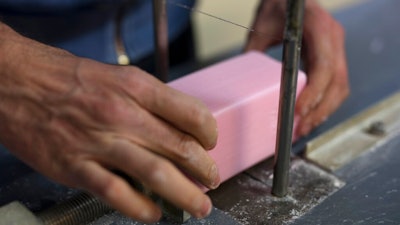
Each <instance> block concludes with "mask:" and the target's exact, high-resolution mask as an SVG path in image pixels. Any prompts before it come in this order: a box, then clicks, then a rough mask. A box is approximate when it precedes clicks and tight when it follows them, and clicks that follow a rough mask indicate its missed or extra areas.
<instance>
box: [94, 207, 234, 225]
mask: <svg viewBox="0 0 400 225" xmlns="http://www.w3.org/2000/svg"><path fill="white" fill-rule="evenodd" d="M89 225H144V224H143V223H139V222H135V221H132V220H131V219H128V218H126V217H125V216H123V215H121V214H120V213H118V212H114V213H111V214H108V215H105V216H103V217H102V218H100V219H98V220H96V221H94V222H93V223H91V224H89ZM152 225H180V224H177V223H174V222H167V221H161V222H158V223H154V224H152ZM184 225H241V224H240V223H238V222H236V221H235V220H234V219H233V218H231V217H230V216H229V215H227V214H226V213H225V212H223V211H221V210H219V209H217V208H213V210H212V211H211V214H210V215H209V216H208V217H207V218H206V219H194V218H191V219H189V220H188V221H187V222H185V223H184Z"/></svg>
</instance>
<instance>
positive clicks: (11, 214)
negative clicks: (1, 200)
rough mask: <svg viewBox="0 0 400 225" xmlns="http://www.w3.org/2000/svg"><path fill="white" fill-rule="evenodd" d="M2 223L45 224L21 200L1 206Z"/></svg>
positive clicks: (0, 216) (0, 221) (19, 224)
mask: <svg viewBox="0 0 400 225" xmlns="http://www.w3.org/2000/svg"><path fill="white" fill-rule="evenodd" d="M0 218H1V219H0V225H21V224H29V225H44V224H43V223H42V221H40V220H39V219H38V218H37V217H36V216H35V215H34V214H33V213H32V212H31V211H29V209H28V208H26V207H25V206H24V205H23V204H21V203H19V202H16V201H15V202H11V203H9V204H7V205H5V206H2V207H0Z"/></svg>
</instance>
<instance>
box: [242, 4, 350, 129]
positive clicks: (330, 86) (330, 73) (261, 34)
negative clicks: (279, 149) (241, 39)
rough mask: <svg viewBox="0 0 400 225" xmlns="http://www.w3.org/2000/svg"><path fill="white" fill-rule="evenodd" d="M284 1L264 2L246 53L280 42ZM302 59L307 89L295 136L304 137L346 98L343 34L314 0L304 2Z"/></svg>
mask: <svg viewBox="0 0 400 225" xmlns="http://www.w3.org/2000/svg"><path fill="white" fill-rule="evenodd" d="M285 12H286V1H282V0H263V1H261V3H260V6H259V8H258V11H257V16H256V19H255V21H254V23H253V29H254V30H255V32H250V33H249V37H248V41H247V44H246V46H245V51H250V50H259V51H264V50H266V49H267V48H268V47H271V46H273V45H276V44H279V43H280V42H281V41H282V36H283V30H284V26H285ZM302 56H303V62H304V65H305V72H306V73H307V75H308V81H307V85H306V87H305V88H304V90H303V91H302V93H301V94H300V96H299V98H298V99H297V103H296V113H297V114H298V115H300V116H301V120H300V122H299V125H298V127H297V130H296V133H297V134H298V135H301V136H304V135H307V134H308V133H309V132H310V131H311V130H312V129H313V128H315V127H316V126H318V125H319V124H321V123H322V122H324V121H325V120H326V119H327V118H328V116H329V115H330V114H332V113H333V112H334V111H335V110H336V109H337V108H338V107H339V106H340V105H341V103H342V102H343V101H344V100H345V99H346V97H347V96H348V95H349V83H348V77H347V63H346V56H345V49H344V30H343V28H342V26H341V25H340V24H339V23H338V22H337V21H335V20H334V19H333V18H332V16H331V15H330V14H329V13H328V12H327V11H326V10H324V9H323V8H321V6H319V5H318V4H317V2H316V1H315V0H307V1H306V5H305V14H304V29H303V46H302Z"/></svg>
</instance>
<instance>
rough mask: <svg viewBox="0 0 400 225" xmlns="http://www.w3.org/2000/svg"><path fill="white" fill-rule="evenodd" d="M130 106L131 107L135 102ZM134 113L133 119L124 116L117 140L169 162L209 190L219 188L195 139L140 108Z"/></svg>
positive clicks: (212, 164) (208, 159)
mask: <svg viewBox="0 0 400 225" xmlns="http://www.w3.org/2000/svg"><path fill="white" fill-rule="evenodd" d="M131 104H132V107H134V106H133V105H134V104H135V102H131ZM134 111H135V115H131V116H130V115H129V114H128V115H126V118H127V120H126V123H125V124H124V126H123V127H122V128H120V129H122V130H119V132H118V133H119V134H118V135H119V136H123V138H125V139H127V140H131V141H132V142H133V143H137V144H138V145H140V146H142V147H143V148H145V149H148V150H150V151H152V152H154V153H157V154H159V155H161V156H163V157H165V158H167V159H169V160H171V161H172V162H174V163H175V164H176V165H178V166H179V167H180V168H182V169H184V170H185V172H187V173H188V174H190V175H191V176H193V177H194V178H195V179H196V180H198V181H199V182H200V183H202V184H203V185H205V186H207V187H208V188H211V189H214V188H216V187H217V186H218V185H219V183H220V178H219V174H218V169H217V166H216V164H215V162H214V160H213V159H212V158H211V156H210V155H209V154H208V153H207V152H206V151H205V150H204V148H203V147H202V146H201V145H200V144H199V143H198V141H197V140H196V139H194V138H193V137H192V136H190V135H188V134H186V133H183V132H181V131H180V130H177V129H175V128H174V127H172V126H171V125H170V124H168V123H166V122H165V121H163V120H161V119H159V118H157V117H154V115H152V114H150V113H149V112H147V111H145V110H143V109H141V108H136V109H135V110H134ZM135 117H138V118H139V120H140V121H139V122H138V121H137V119H133V118H135ZM129 118H131V120H129ZM144 121H145V122H144ZM138 123H139V124H138Z"/></svg>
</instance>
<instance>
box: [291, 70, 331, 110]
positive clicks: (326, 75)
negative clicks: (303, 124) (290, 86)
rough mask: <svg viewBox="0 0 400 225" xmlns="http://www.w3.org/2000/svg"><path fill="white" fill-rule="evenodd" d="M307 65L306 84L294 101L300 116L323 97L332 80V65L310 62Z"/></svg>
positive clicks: (311, 108)
mask: <svg viewBox="0 0 400 225" xmlns="http://www.w3.org/2000/svg"><path fill="white" fill-rule="evenodd" d="M309 66H310V67H311V68H310V70H309V72H308V73H309V74H308V79H307V85H306V87H305V88H304V89H303V91H302V92H301V93H300V95H299V97H298V99H297V103H296V112H297V113H298V114H300V115H301V116H302V117H305V116H306V115H307V114H308V113H309V112H310V111H312V110H313V108H315V107H316V106H317V105H318V104H319V103H320V102H321V101H322V99H323V98H324V95H325V92H326V90H327V89H328V86H329V84H330V83H331V80H332V71H331V69H332V67H333V66H334V65H329V64H326V63H322V64H321V63H320V64H316V63H312V64H310V65H309Z"/></svg>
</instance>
